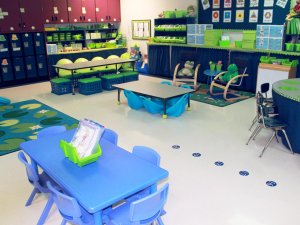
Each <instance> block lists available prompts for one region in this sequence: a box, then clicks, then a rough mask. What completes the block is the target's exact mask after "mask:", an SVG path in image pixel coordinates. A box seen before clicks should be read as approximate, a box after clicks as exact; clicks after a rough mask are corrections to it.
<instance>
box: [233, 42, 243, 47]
mask: <svg viewBox="0 0 300 225" xmlns="http://www.w3.org/2000/svg"><path fill="white" fill-rule="evenodd" d="M234 44H235V47H236V48H242V41H235V42H234Z"/></svg>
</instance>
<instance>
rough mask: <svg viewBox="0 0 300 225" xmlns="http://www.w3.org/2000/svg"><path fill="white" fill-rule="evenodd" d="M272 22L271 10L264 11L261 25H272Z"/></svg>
mask: <svg viewBox="0 0 300 225" xmlns="http://www.w3.org/2000/svg"><path fill="white" fill-rule="evenodd" d="M272 21H273V9H265V10H264V18H263V23H272Z"/></svg>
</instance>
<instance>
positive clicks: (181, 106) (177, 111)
mask: <svg viewBox="0 0 300 225" xmlns="http://www.w3.org/2000/svg"><path fill="white" fill-rule="evenodd" d="M187 103H188V94H185V95H183V96H181V97H180V99H179V100H178V101H177V102H176V103H175V104H174V105H173V106H171V107H169V108H167V115H168V116H175V117H177V116H180V115H181V114H182V113H183V112H184V111H185V108H186V105H187Z"/></svg>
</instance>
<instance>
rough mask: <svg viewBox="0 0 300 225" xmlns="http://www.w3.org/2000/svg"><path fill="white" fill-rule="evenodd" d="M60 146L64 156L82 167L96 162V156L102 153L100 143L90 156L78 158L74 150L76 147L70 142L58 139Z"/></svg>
mask: <svg viewBox="0 0 300 225" xmlns="http://www.w3.org/2000/svg"><path fill="white" fill-rule="evenodd" d="M59 146H60V148H61V149H62V150H63V153H64V155H65V157H67V158H68V159H69V160H70V161H71V162H73V163H75V164H76V165H78V166H80V167H82V166H85V165H87V164H90V163H92V162H96V161H97V160H98V158H99V157H100V156H101V155H102V149H101V147H100V145H98V148H97V150H96V152H95V153H94V154H92V155H90V156H87V157H84V158H80V157H79V156H78V153H77V151H76V148H75V147H73V146H72V145H71V144H70V143H68V142H66V141H65V140H61V141H60V145H59Z"/></svg>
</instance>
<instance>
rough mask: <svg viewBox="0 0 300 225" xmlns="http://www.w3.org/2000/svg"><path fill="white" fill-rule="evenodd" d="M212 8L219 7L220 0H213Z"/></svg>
mask: <svg viewBox="0 0 300 225" xmlns="http://www.w3.org/2000/svg"><path fill="white" fill-rule="evenodd" d="M213 8H214V9H219V8H220V0H213Z"/></svg>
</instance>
